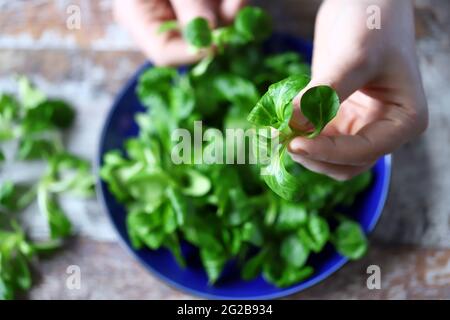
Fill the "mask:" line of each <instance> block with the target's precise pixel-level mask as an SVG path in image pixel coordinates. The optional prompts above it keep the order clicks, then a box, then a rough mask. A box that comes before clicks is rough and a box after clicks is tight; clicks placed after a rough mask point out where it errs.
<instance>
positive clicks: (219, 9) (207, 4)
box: [114, 0, 245, 65]
mask: <svg viewBox="0 0 450 320" xmlns="http://www.w3.org/2000/svg"><path fill="white" fill-rule="evenodd" d="M244 3H245V0H170V1H169V0H115V3H114V15H115V17H116V20H117V21H118V22H119V23H120V24H121V25H123V26H124V27H125V29H127V30H128V32H130V34H131V36H132V37H133V38H134V40H135V41H136V43H137V45H138V46H139V47H140V48H141V50H142V51H143V52H144V53H145V54H146V55H147V57H148V58H149V59H151V60H152V62H153V63H155V64H156V65H180V64H186V63H192V62H195V61H197V60H199V59H200V58H201V57H202V55H203V54H204V53H203V52H201V51H200V52H191V51H190V50H189V48H188V45H187V43H186V42H185V41H184V40H183V39H182V37H181V35H180V34H179V33H176V32H167V33H163V34H161V33H160V32H159V28H160V26H161V24H162V23H164V22H165V21H169V20H175V19H176V20H178V21H179V23H180V25H181V26H183V25H185V24H187V23H189V22H190V21H191V20H192V19H194V18H196V17H203V18H205V19H207V20H208V21H209V23H210V24H211V26H212V27H214V26H216V25H218V24H219V22H229V21H231V20H233V18H234V16H235V15H236V13H237V12H238V10H239V9H240V8H241V7H242V6H243V4H244Z"/></svg>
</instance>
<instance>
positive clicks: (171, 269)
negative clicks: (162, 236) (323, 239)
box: [97, 35, 391, 299]
mask: <svg viewBox="0 0 450 320" xmlns="http://www.w3.org/2000/svg"><path fill="white" fill-rule="evenodd" d="M265 50H267V51H268V52H282V51H287V50H290V51H297V52H299V53H301V54H302V55H303V56H304V57H305V59H306V60H308V61H310V59H311V52H312V46H311V44H310V43H307V42H304V41H302V40H300V39H297V38H295V37H291V36H287V35H276V36H274V37H273V38H272V39H270V40H269V41H268V42H267V44H266V48H265ZM148 67H151V65H150V64H146V65H144V66H143V67H142V68H141V69H140V70H138V71H137V72H136V74H135V75H134V76H133V77H132V78H131V79H130V81H129V82H128V84H127V85H126V86H125V88H124V89H123V91H122V92H121V93H120V94H119V95H118V96H117V98H116V100H115V102H114V105H113V106H112V108H111V110H110V112H109V115H108V117H107V119H106V122H105V124H104V127H103V132H102V134H101V138H100V145H99V154H98V158H97V166H98V167H100V166H101V165H102V164H103V155H104V154H105V153H106V152H108V151H109V150H112V149H123V143H124V142H125V141H126V140H127V139H128V138H130V137H134V136H136V135H137V134H138V130H139V129H138V127H137V125H136V123H135V121H134V116H135V114H136V113H137V112H142V111H144V108H143V106H142V105H141V104H140V103H139V100H138V98H137V96H136V94H135V89H136V84H137V80H138V78H139V75H140V74H141V73H142V72H143V71H144V70H145V69H147V68H148ZM372 171H373V177H374V178H373V182H372V184H371V186H370V188H368V190H366V191H365V192H364V193H363V194H361V195H360V196H359V197H358V199H357V201H356V203H355V204H354V205H353V206H352V207H351V208H350V209H349V210H348V212H347V213H348V214H349V215H351V216H352V217H353V218H354V219H356V220H357V221H359V223H360V224H361V226H362V228H363V229H364V231H365V232H366V233H369V232H370V231H372V230H373V228H374V227H375V224H376V223H377V221H378V219H379V217H380V215H381V212H382V210H383V207H384V204H385V200H386V196H387V193H388V189H389V180H390V175H391V157H390V156H385V157H383V158H382V159H380V160H379V161H378V162H377V163H376V165H375V166H374V168H373V169H372ZM97 189H98V194H99V199H100V202H101V203H102V205H103V207H104V210H105V211H106V212H107V214H108V216H109V218H110V219H111V222H112V224H113V225H114V227H115V228H116V230H117V232H118V234H119V236H120V238H121V240H122V242H123V244H124V245H125V247H126V248H127V249H128V250H129V251H130V252H131V253H132V254H133V255H134V256H135V257H136V259H137V260H139V261H140V262H141V263H142V265H143V266H144V267H145V268H147V269H148V270H149V271H151V272H152V273H153V274H154V275H156V276H158V277H159V278H161V279H162V280H164V281H165V282H167V283H168V284H170V285H172V286H173V287H175V288H178V289H181V290H184V291H186V292H187V293H190V294H193V295H197V296H201V297H204V298H212V299H275V298H281V297H284V296H287V295H291V294H293V293H296V292H299V291H301V290H304V289H306V288H308V287H311V286H312V285H314V284H316V283H318V282H320V281H322V280H323V279H325V278H327V277H328V276H330V275H331V274H332V273H333V272H335V271H336V270H338V269H339V268H340V267H342V265H344V264H345V263H346V262H347V259H346V258H344V257H342V256H341V255H339V254H338V253H337V252H336V251H335V250H334V248H333V247H332V246H331V245H328V246H327V247H325V249H324V251H323V252H321V253H320V254H317V255H314V256H312V257H311V258H310V260H309V261H308V263H309V264H310V265H312V266H313V267H314V270H315V272H314V274H313V276H311V277H310V278H308V279H307V280H304V281H302V282H300V283H298V284H295V285H293V286H291V287H288V288H277V287H275V286H273V285H271V284H269V283H267V282H266V281H264V279H263V278H262V277H258V278H256V279H255V280H253V281H244V280H242V279H241V278H240V274H239V272H238V270H237V269H236V267H235V266H234V265H233V264H230V265H229V266H227V268H226V269H225V271H224V274H223V276H222V277H221V279H220V281H219V282H218V283H217V284H216V285H215V286H209V285H208V280H207V276H206V273H205V271H204V270H203V268H202V266H201V263H200V261H199V257H198V252H197V250H196V249H195V248H194V247H192V246H190V245H188V244H187V243H184V244H183V245H182V250H183V253H184V255H185V257H187V264H188V266H187V267H186V268H184V269H183V268H181V267H179V266H178V265H177V263H176V261H175V259H174V258H173V257H172V255H171V253H170V252H169V251H167V250H166V249H159V250H156V251H154V250H149V249H142V250H135V249H133V248H132V246H131V243H130V239H129V237H128V234H127V230H126V224H125V217H126V211H125V209H124V207H123V206H122V205H120V204H119V203H118V202H117V201H116V200H115V198H114V196H113V195H112V194H111V193H110V192H109V190H108V187H107V185H106V184H105V182H103V181H102V180H101V179H100V178H99V179H98V182H97ZM149 290H151V289H150V288H149Z"/></svg>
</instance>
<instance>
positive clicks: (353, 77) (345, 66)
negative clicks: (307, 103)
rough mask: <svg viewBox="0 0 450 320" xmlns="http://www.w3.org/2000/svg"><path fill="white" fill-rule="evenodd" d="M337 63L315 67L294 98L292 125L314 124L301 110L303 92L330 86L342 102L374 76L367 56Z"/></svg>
mask: <svg viewBox="0 0 450 320" xmlns="http://www.w3.org/2000/svg"><path fill="white" fill-rule="evenodd" d="M340 61H341V62H339V63H338V64H337V65H336V64H333V65H330V64H328V65H324V64H321V67H320V68H315V69H314V67H313V77H312V79H311V81H310V83H309V84H308V85H307V86H306V87H305V88H304V89H303V90H302V91H300V93H299V94H298V95H297V97H296V98H295V99H294V101H293V103H294V112H293V115H292V118H291V121H290V125H291V126H292V127H294V128H295V129H298V130H310V129H312V125H311V124H310V123H309V121H308V119H306V117H305V116H304V115H303V114H302V112H301V99H302V97H303V94H304V93H305V92H306V91H308V90H309V89H311V88H313V87H316V86H322V85H325V86H329V87H332V88H333V89H334V90H336V92H337V94H338V96H339V99H340V101H341V103H342V102H343V101H345V100H346V99H347V98H348V97H350V96H351V95H352V94H353V93H355V92H356V91H358V90H359V89H361V88H363V87H364V86H366V85H367V84H368V83H369V82H370V80H371V79H372V78H373V75H374V72H373V70H372V67H371V66H370V65H369V64H368V63H366V61H365V58H358V59H355V60H353V61H350V62H348V61H345V60H343V59H342V60H340Z"/></svg>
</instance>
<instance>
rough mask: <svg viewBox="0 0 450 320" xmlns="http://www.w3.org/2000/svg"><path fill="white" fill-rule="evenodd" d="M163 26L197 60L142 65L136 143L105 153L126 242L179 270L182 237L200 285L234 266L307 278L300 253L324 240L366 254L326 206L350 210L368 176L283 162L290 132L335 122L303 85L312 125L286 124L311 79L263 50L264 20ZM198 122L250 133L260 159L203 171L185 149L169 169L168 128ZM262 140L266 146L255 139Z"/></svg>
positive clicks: (328, 100) (301, 67)
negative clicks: (202, 275) (330, 173)
mask: <svg viewBox="0 0 450 320" xmlns="http://www.w3.org/2000/svg"><path fill="white" fill-rule="evenodd" d="M161 30H162V31H164V32H182V33H183V35H184V37H185V39H186V40H187V41H188V42H189V43H190V44H191V45H192V47H193V48H194V49H197V50H202V51H203V52H204V53H205V58H204V59H203V60H202V61H200V62H199V63H198V64H197V65H194V66H192V67H190V68H188V70H187V71H182V72H178V71H177V70H176V69H175V68H171V67H154V68H149V69H148V70H146V71H145V72H144V73H143V74H142V75H141V77H140V79H139V83H138V86H137V95H138V96H139V98H140V101H141V103H142V105H144V106H145V107H147V108H146V112H143V113H139V114H137V116H136V121H137V123H138V125H139V128H140V132H139V136H137V137H135V138H131V139H129V140H128V141H127V142H126V143H125V145H124V151H125V152H123V151H121V150H113V151H110V152H108V153H107V154H106V155H105V156H104V159H103V161H104V164H103V167H102V169H101V177H102V179H103V180H104V181H106V183H107V185H108V187H109V190H110V191H111V192H112V193H113V194H114V196H115V197H116V199H117V200H118V201H119V202H120V203H122V204H123V205H124V206H125V207H126V210H127V212H128V213H127V226H128V233H129V237H130V239H131V242H132V245H133V247H134V248H136V249H143V248H150V249H152V250H156V249H159V248H166V249H168V250H170V251H171V252H172V253H173V255H174V257H175V258H176V260H177V261H178V263H179V264H180V265H181V266H185V265H186V257H185V256H183V253H182V251H181V246H180V244H181V242H187V243H189V244H191V245H193V246H195V247H197V248H198V250H199V254H200V258H201V261H202V263H203V266H204V268H205V270H206V273H207V275H208V278H209V282H210V284H214V283H216V282H217V281H218V280H219V278H220V276H221V274H222V271H223V270H224V267H225V266H226V265H227V264H228V263H235V264H237V265H238V266H239V267H240V270H241V276H242V278H243V279H246V280H250V279H253V278H255V277H257V276H258V275H260V274H262V276H263V277H264V279H265V280H266V281H268V282H270V283H272V284H274V285H276V286H279V287H286V286H290V285H292V284H295V283H297V282H299V281H301V280H303V279H306V278H308V277H310V276H311V275H312V274H313V273H314V270H313V268H312V267H311V266H310V265H309V264H308V258H309V257H310V256H311V255H314V254H317V253H320V252H321V251H322V250H323V249H324V247H325V246H326V245H327V244H328V243H331V244H332V245H333V246H334V247H335V248H336V250H337V251H338V252H339V253H340V254H342V255H344V256H346V257H348V258H350V259H358V258H360V257H361V256H362V255H364V253H365V252H366V249H367V240H366V237H365V235H364V233H363V231H362V230H361V227H360V226H359V224H358V223H357V222H355V221H352V220H351V219H350V218H349V217H347V216H345V215H344V214H342V213H341V212H338V211H337V209H336V208H337V207H338V206H339V208H342V207H346V206H350V205H351V204H352V203H353V202H354V200H355V197H356V196H357V195H358V193H360V192H361V191H363V190H364V189H365V188H366V187H367V186H368V185H369V184H370V182H371V174H370V173H364V174H362V175H360V176H358V177H356V178H354V179H352V180H350V181H347V182H338V181H334V180H332V179H330V178H328V177H326V176H323V175H320V174H316V173H313V172H311V171H308V170H306V169H304V168H303V167H301V166H300V165H298V164H296V163H294V162H293V161H292V160H291V159H290V157H289V156H288V155H287V151H286V146H287V144H288V143H289V141H290V140H291V139H292V138H293V137H294V136H297V135H302V136H307V137H309V138H314V137H315V136H317V135H318V134H319V133H320V132H321V131H322V129H323V128H324V127H325V126H326V124H327V123H328V122H329V121H331V120H332V119H333V118H334V117H335V115H336V113H337V111H338V108H339V98H338V96H337V94H336V92H335V91H334V90H333V89H332V88H329V87H326V86H319V87H313V88H311V89H309V90H307V91H306V92H305V94H304V96H303V98H302V101H301V108H302V112H303V114H304V115H305V116H306V117H307V118H308V119H309V121H310V122H311V123H312V124H313V125H314V129H313V130H312V131H309V132H299V131H296V130H294V129H293V128H291V127H290V126H289V119H290V118H291V115H292V109H293V104H292V100H293V99H294V97H295V96H296V95H297V94H298V93H299V92H300V91H301V90H302V89H304V88H305V87H306V85H307V84H308V83H309V80H310V79H309V77H308V74H309V67H308V65H307V64H305V62H304V61H303V60H302V57H301V56H300V55H299V54H298V53H296V52H283V53H278V54H265V53H264V52H265V50H263V49H262V46H263V41H264V40H265V39H267V38H268V37H269V36H270V35H271V30H272V28H271V20H270V18H269V16H268V15H267V14H266V13H265V12H264V11H263V10H261V9H259V8H255V7H246V8H244V9H242V10H241V11H240V12H239V14H238V15H237V17H236V19H235V21H234V23H233V24H232V25H230V26H226V27H222V28H218V29H215V30H211V29H210V28H209V26H208V23H207V22H206V20H205V19H203V18H196V19H194V20H193V21H192V22H191V23H189V24H188V25H187V26H186V27H185V28H184V29H183V30H180V28H179V27H178V25H177V24H176V23H174V22H169V23H167V24H165V25H164V26H163V27H162V28H161ZM197 121H202V126H203V129H211V128H212V129H217V130H220V131H221V132H224V131H225V130H226V129H243V130H248V129H252V128H256V129H257V130H255V131H256V132H258V133H257V135H256V136H257V138H256V139H254V141H256V145H257V146H259V147H261V148H265V149H267V150H268V161H266V162H264V163H256V164H252V163H240V164H236V163H235V164H224V163H223V162H222V163H220V162H216V163H212V164H206V163H204V162H202V161H197V160H198V159H197V158H196V156H192V154H189V155H187V158H188V159H192V161H191V163H184V162H183V163H181V164H175V163H174V161H172V155H173V153H174V150H176V148H175V149H174V147H175V146H176V145H177V143H178V142H179V141H176V140H175V141H174V139H173V136H172V133H173V132H174V131H175V130H176V129H177V128H183V129H186V130H187V131H188V132H189V133H194V131H195V123H196V122H197ZM217 130H216V131H217ZM264 133H266V134H264ZM274 133H275V134H274ZM273 137H277V139H276V140H275V139H274V138H273ZM264 138H265V140H266V142H267V140H268V143H267V144H268V145H271V147H270V148H267V144H264V143H260V141H262V140H264ZM272 140H273V141H272ZM209 142H211V141H209ZM253 143H254V142H253ZM204 144H205V145H206V147H208V146H209V145H210V144H208V140H207V139H206V142H205V143H204ZM193 148H195V146H193ZM205 150H206V149H205ZM194 154H195V152H194ZM262 173H263V174H262Z"/></svg>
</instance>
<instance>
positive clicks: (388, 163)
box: [95, 38, 392, 300]
mask: <svg viewBox="0 0 450 320" xmlns="http://www.w3.org/2000/svg"><path fill="white" fill-rule="evenodd" d="M295 39H296V41H299V42H303V43H304V44H305V45H307V46H311V44H310V43H307V42H305V41H303V40H301V39H299V38H295ZM149 66H151V64H149V63H148V62H146V63H144V64H143V65H142V66H141V67H140V68H139V69H138V70H137V72H136V73H135V74H133V76H132V77H131V78H130V79H129V80H128V81H127V83H126V84H125V85H124V86H123V87H122V89H121V91H120V93H119V94H118V95H117V96H116V98H115V100H114V103H113V105H112V107H111V108H110V109H109V111H108V113H107V116H106V119H105V121H104V123H103V126H102V131H101V134H100V139H99V144H98V148H97V156H96V162H95V174H96V177H97V179H96V190H97V198H98V199H99V202H100V205H101V208H102V210H103V211H104V212H105V213H106V215H107V217H108V219H109V221H110V223H111V224H112V225H113V226H114V228H113V229H114V231H115V233H116V235H117V236H118V239H119V243H120V245H121V247H123V248H125V250H126V251H127V252H128V253H129V254H130V255H131V256H133V257H134V258H135V259H136V260H137V261H139V263H140V264H141V265H142V266H143V267H144V268H145V269H147V270H148V271H149V272H150V273H152V274H153V275H155V276H156V277H157V278H159V279H160V280H162V281H163V282H165V283H167V284H169V285H170V286H172V287H173V288H176V289H178V290H181V291H183V292H185V293H188V294H191V295H194V296H197V297H201V298H206V299H224V300H228V299H236V297H229V296H222V295H218V294H210V293H205V292H202V291H199V290H196V289H192V288H189V287H187V286H185V285H182V284H180V283H178V282H175V281H173V280H172V279H171V278H170V277H168V276H166V275H164V274H162V273H160V272H159V271H157V270H156V269H154V268H153V267H152V266H151V265H149V264H148V263H147V262H146V261H145V260H144V259H142V258H141V257H140V256H139V255H138V254H137V253H136V251H135V250H134V249H133V248H131V246H130V245H129V244H128V243H127V242H126V240H125V239H124V238H123V237H122V235H121V234H120V232H119V231H118V227H117V225H116V223H115V221H114V219H113V218H112V212H110V210H109V209H108V207H107V205H106V201H105V195H104V193H103V189H102V179H101V177H100V168H101V165H102V157H103V153H102V149H103V144H104V141H105V140H106V135H107V133H108V128H109V127H110V124H111V120H112V117H113V115H114V113H115V111H116V109H117V108H118V106H119V104H120V102H121V101H122V100H123V97H124V96H125V94H126V93H127V92H128V90H129V88H130V87H131V86H132V85H133V83H134V81H135V79H136V77H137V76H138V75H139V74H140V73H141V72H142V71H143V70H144V69H146V68H148V67H149ZM382 160H383V162H384V168H385V171H384V181H383V186H382V192H381V195H380V200H379V202H378V205H377V208H376V209H375V213H374V214H373V216H372V221H371V223H370V225H369V226H368V228H367V234H370V233H371V232H372V231H373V229H374V228H375V226H376V224H377V223H378V221H379V219H380V216H381V214H382V212H383V208H384V205H385V203H386V200H387V196H388V193H389V185H390V180H391V171H392V156H391V155H390V154H389V155H385V156H384V157H383V158H382ZM348 261H349V259H347V258H345V257H341V258H340V260H339V261H338V262H336V263H335V264H334V265H333V266H332V267H330V268H329V269H328V270H326V271H325V272H323V273H321V274H320V275H318V276H316V277H314V278H311V279H308V280H305V281H302V282H301V283H299V284H297V285H294V286H292V287H289V288H286V289H282V290H281V291H279V292H276V293H272V294H265V295H255V296H246V297H244V298H238V299H244V300H266V299H267V300H268V299H279V298H283V297H286V296H289V295H292V294H295V293H298V292H300V291H303V290H305V289H307V288H310V287H312V286H314V285H316V284H317V283H319V282H321V281H323V280H324V279H326V278H328V277H329V276H330V275H332V274H333V273H335V272H336V271H337V270H339V269H340V268H342V267H343V266H344V265H345V264H346V263H347V262H348Z"/></svg>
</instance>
